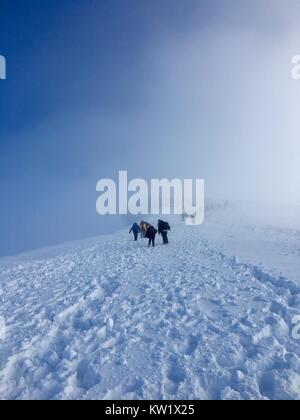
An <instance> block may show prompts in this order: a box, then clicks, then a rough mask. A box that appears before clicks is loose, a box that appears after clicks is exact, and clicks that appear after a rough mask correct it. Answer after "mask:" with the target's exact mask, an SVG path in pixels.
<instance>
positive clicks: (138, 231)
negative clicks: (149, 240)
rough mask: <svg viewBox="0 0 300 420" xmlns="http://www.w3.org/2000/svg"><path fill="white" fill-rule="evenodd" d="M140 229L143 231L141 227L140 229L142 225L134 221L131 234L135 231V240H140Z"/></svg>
mask: <svg viewBox="0 0 300 420" xmlns="http://www.w3.org/2000/svg"><path fill="white" fill-rule="evenodd" d="M140 231H141V229H140V227H139V225H138V224H137V223H134V224H133V225H132V228H131V229H130V231H129V234H131V233H133V237H134V240H135V242H136V241H137V240H138V235H139V233H140Z"/></svg>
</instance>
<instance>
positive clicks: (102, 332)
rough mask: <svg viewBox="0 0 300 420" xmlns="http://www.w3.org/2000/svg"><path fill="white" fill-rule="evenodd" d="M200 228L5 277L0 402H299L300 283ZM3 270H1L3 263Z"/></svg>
mask: <svg viewBox="0 0 300 420" xmlns="http://www.w3.org/2000/svg"><path fill="white" fill-rule="evenodd" d="M201 232H202V230H201V228H196V227H195V228H189V227H186V226H184V225H178V226H176V227H175V229H174V231H173V233H172V235H171V244H170V246H169V247H163V246H162V245H161V244H160V240H158V242H159V243H158V246H157V248H155V249H148V248H147V246H146V242H144V241H139V243H138V244H135V243H133V242H131V241H129V240H128V237H127V232H122V233H118V234H116V235H112V236H110V237H104V238H99V239H95V240H94V241H93V243H90V244H89V246H88V247H85V246H83V247H82V248H81V247H80V246H76V248H74V250H73V251H72V249H71V247H70V246H69V247H68V249H66V251H65V252H64V251H63V250H61V252H60V254H59V255H57V256H55V257H49V258H37V259H36V260H34V259H32V260H30V261H28V262H26V261H24V260H22V261H21V262H20V261H18V260H16V261H11V263H10V264H7V263H5V265H3V267H2V269H1V277H0V279H1V280H0V281H1V287H2V295H1V296H0V300H1V313H0V315H2V316H5V319H6V321H7V339H6V341H3V342H1V343H0V345H1V347H0V348H1V353H0V397H1V398H2V399H8V398H11V399H27V398H30V399H73V398H77V399H103V398H105V399H127V398H136V399H175V398H181V399H298V398H299V397H300V350H299V341H296V340H294V339H293V337H292V333H291V330H292V319H293V317H294V316H295V315H299V314H300V287H299V285H297V284H296V283H295V282H293V281H290V280H289V279H287V278H284V277H281V276H273V275H272V274H270V273H268V272H267V271H264V270H263V269H262V268H261V267H258V266H257V265H255V264H246V263H242V262H240V261H239V259H238V258H237V257H229V256H226V255H225V254H224V253H223V252H221V251H220V250H218V249H217V248H216V246H215V244H214V243H212V242H211V241H208V240H206V239H204V238H202V237H201ZM0 267H1V265H0Z"/></svg>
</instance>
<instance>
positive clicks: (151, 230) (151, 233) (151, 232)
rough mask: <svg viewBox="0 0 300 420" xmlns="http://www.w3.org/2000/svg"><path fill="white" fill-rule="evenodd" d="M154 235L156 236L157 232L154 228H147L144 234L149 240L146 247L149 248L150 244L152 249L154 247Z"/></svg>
mask: <svg viewBox="0 0 300 420" xmlns="http://www.w3.org/2000/svg"><path fill="white" fill-rule="evenodd" d="M156 234H157V230H156V229H155V227H154V226H149V227H148V229H147V233H146V238H148V239H149V245H148V247H150V246H151V244H152V246H153V247H154V246H155V237H156Z"/></svg>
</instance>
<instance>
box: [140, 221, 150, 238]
mask: <svg viewBox="0 0 300 420" xmlns="http://www.w3.org/2000/svg"><path fill="white" fill-rule="evenodd" d="M150 226H151V225H150V223H147V222H144V221H143V220H142V221H141V223H140V232H141V238H147V236H146V235H147V230H148V229H149V227H150Z"/></svg>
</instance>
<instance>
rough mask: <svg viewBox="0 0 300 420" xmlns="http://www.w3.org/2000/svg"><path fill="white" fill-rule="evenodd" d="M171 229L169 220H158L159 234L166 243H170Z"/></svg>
mask: <svg viewBox="0 0 300 420" xmlns="http://www.w3.org/2000/svg"><path fill="white" fill-rule="evenodd" d="M170 230H171V228H170V225H169V223H168V222H164V221H163V220H159V221H158V234H159V235H161V236H162V238H163V242H164V245H167V244H168V243H169V238H168V232H169V231H170Z"/></svg>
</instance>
